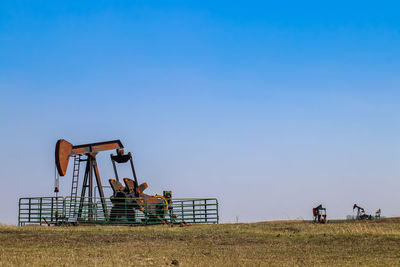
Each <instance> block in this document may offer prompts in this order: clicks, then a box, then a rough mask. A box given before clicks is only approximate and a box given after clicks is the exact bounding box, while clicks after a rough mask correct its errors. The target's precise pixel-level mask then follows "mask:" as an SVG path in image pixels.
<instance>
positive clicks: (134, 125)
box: [0, 1, 400, 223]
mask: <svg viewBox="0 0 400 267" xmlns="http://www.w3.org/2000/svg"><path fill="white" fill-rule="evenodd" d="M398 12H399V5H398V4H396V2H395V1H393V2H383V1H381V2H376V1H358V2H355V1H350V2H349V1H322V2H321V1H313V2H311V1H310V2H308V3H305V2H299V1H274V2H266V1H259V2H253V1H243V2H238V1H63V2H58V1H3V2H2V4H1V7H0V114H1V115H0V125H1V128H0V145H1V153H0V211H1V212H0V222H3V223H15V222H16V219H17V201H18V198H19V197H22V196H46V195H52V194H53V193H52V190H53V172H54V165H53V161H54V159H53V156H54V145H55V142H56V140H57V139H59V138H64V139H66V140H69V141H70V142H72V143H74V144H81V143H86V142H95V141H103V140H112V139H121V140H122V142H123V143H124V145H125V146H126V148H127V149H128V150H130V151H132V152H134V154H135V162H136V167H137V172H138V175H139V177H140V178H141V181H146V182H147V183H148V184H149V189H148V190H149V192H150V193H161V192H162V190H163V189H170V190H172V191H173V193H174V196H176V197H192V196H193V197H203V196H204V197H217V198H218V199H219V200H220V203H221V219H222V221H225V222H229V221H234V220H235V216H239V220H240V221H258V220H270V219H287V218H291V219H295V218H299V217H303V218H308V219H309V218H310V217H311V208H312V207H313V206H316V205H318V204H320V203H322V204H323V205H325V206H327V208H328V216H329V217H331V218H332V217H333V218H344V217H345V216H346V215H347V214H351V213H352V210H351V207H352V205H353V204H354V203H358V204H359V205H361V206H364V207H365V208H366V210H367V212H369V213H372V212H374V211H375V210H376V209H378V208H382V211H383V215H386V216H399V215H400V207H399V203H400V195H399V194H398V190H399V188H400V179H399V178H400V165H399V162H400V138H399V137H400V117H399V115H400V106H399V104H398V103H399V100H400V90H399V84H400V75H399V71H400V69H399V67H400V62H399V60H400V34H399V33H400V16H399V15H398ZM101 157H103V158H101ZM100 161H101V163H102V165H101V166H100V172H101V175H102V179H103V182H105V183H106V181H107V179H108V178H110V177H111V175H112V169H111V168H112V167H111V163H110V162H109V161H108V154H103V155H101V156H100ZM142 177H143V178H142ZM70 180H71V178H70V176H68V177H66V178H64V180H63V181H62V188H61V190H62V193H63V194H68V192H69V189H70V185H69V183H70Z"/></svg>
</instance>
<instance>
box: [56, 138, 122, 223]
mask: <svg viewBox="0 0 400 267" xmlns="http://www.w3.org/2000/svg"><path fill="white" fill-rule="evenodd" d="M123 148H124V146H123V145H122V143H121V141H120V140H113V141H106V142H98V143H90V144H84V145H77V146H74V145H72V144H71V143H69V142H68V141H66V140H64V139H60V140H58V141H57V144H56V151H55V160H56V167H57V172H58V174H59V175H60V176H65V174H66V173H67V168H68V162H69V159H70V157H74V170H73V175H72V187H71V203H70V209H74V210H75V207H76V199H77V193H78V192H77V191H78V182H79V169H80V162H81V161H86V168H85V175H84V178H83V185H82V191H81V198H80V203H79V210H78V218H80V217H81V214H82V209H83V204H84V200H85V197H86V189H88V191H89V192H88V201H89V219H92V218H93V207H94V206H93V188H94V186H93V173H94V175H95V177H96V183H97V188H98V191H99V195H100V199H101V204H102V208H103V212H104V216H105V217H106V218H107V205H106V202H105V199H104V192H103V186H102V184H101V179H100V174H99V169H98V167H97V161H96V155H97V153H99V152H101V151H107V150H112V149H116V150H117V151H118V150H119V149H123ZM81 156H86V159H81Z"/></svg>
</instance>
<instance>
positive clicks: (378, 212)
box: [375, 208, 382, 219]
mask: <svg viewBox="0 0 400 267" xmlns="http://www.w3.org/2000/svg"><path fill="white" fill-rule="evenodd" d="M381 212H382V211H381V209H380V208H379V209H378V210H377V211H375V219H380V218H381Z"/></svg>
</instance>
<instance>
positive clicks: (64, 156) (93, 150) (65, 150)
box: [55, 139, 124, 176]
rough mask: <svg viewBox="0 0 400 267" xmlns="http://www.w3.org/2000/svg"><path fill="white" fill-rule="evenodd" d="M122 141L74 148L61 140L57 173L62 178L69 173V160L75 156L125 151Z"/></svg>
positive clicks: (57, 159) (56, 154)
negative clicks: (114, 150)
mask: <svg viewBox="0 0 400 267" xmlns="http://www.w3.org/2000/svg"><path fill="white" fill-rule="evenodd" d="M123 148H124V146H123V145H122V143H121V141H120V140H112V141H106V142H97V143H90V144H83V145H77V146H74V145H72V144H71V143H70V142H68V141H66V140H64V139H60V140H58V141H57V144H56V151H55V158H56V166H57V171H58V174H59V175H60V176H65V174H66V173H67V168H68V162H69V158H70V157H71V156H73V155H89V154H90V155H92V156H95V155H96V154H97V153H98V152H101V151H106V150H113V149H116V150H117V151H119V150H121V149H123Z"/></svg>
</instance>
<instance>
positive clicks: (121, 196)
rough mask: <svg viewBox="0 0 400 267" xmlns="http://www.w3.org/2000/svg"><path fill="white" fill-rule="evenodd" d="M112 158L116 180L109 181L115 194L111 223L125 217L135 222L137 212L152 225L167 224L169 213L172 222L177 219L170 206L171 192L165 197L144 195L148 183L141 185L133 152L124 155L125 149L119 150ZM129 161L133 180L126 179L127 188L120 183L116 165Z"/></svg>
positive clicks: (164, 195)
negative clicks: (133, 159)
mask: <svg viewBox="0 0 400 267" xmlns="http://www.w3.org/2000/svg"><path fill="white" fill-rule="evenodd" d="M110 157H111V161H112V164H113V168H114V173H115V179H109V183H110V185H111V188H112V189H113V192H114V194H113V196H112V197H111V202H112V203H113V207H112V209H111V213H110V221H115V220H117V218H118V217H124V216H125V217H126V219H127V220H128V221H135V219H136V218H135V210H140V211H142V212H143V213H145V214H146V216H147V217H148V218H149V219H150V221H151V222H152V223H157V222H163V223H167V221H166V220H165V215H166V213H167V212H169V213H170V218H171V220H173V219H174V218H175V216H174V215H172V207H171V205H170V204H171V201H172V199H171V198H172V194H171V191H164V193H163V196H160V195H155V196H151V195H147V194H144V193H143V191H144V190H145V189H146V188H147V187H148V186H147V183H142V184H140V185H139V183H138V180H137V176H136V172H135V167H134V165H133V161H132V154H131V152H129V153H127V154H124V150H123V149H118V150H117V155H113V154H111V155H110ZM128 161H129V163H130V165H131V169H132V174H133V180H132V179H129V178H124V179H123V181H124V183H125V186H123V185H122V184H121V182H120V181H119V176H118V171H117V167H116V163H127V162H128ZM171 222H172V221H171Z"/></svg>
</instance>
